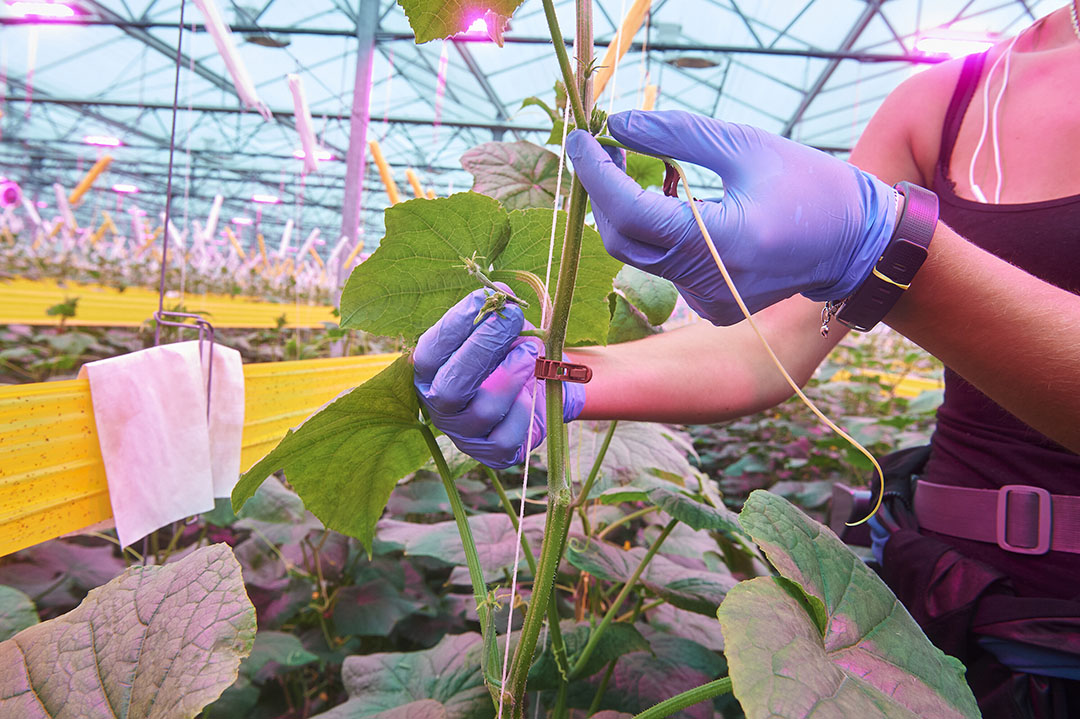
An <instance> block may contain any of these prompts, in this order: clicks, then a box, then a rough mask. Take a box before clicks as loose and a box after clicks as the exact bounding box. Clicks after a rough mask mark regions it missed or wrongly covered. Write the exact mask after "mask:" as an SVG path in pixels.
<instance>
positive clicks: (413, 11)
mask: <svg viewBox="0 0 1080 719" xmlns="http://www.w3.org/2000/svg"><path fill="white" fill-rule="evenodd" d="M522 2H524V0H471V1H470V2H461V0H455V1H453V2H444V0H398V4H399V5H401V7H402V9H404V10H405V15H406V16H408V18H409V26H410V27H411V28H412V29H413V33H414V34H415V35H416V44H417V45H419V44H421V43H425V42H428V41H429V40H437V39H439V38H444V37H450V36H451V35H457V34H458V33H462V32H465V31H466V30H468V29H469V26H471V25H472V24H473V23H474V22H476V21H477V20H480V19H483V20H484V22H485V25H486V26H487V29H488V30H487V31H488V35H489V36H490V37H491V39H492V40H494V41H495V42H497V43H498V44H499V45H500V46H501V45H502V33H503V31H504V30H505V28H506V23H507V22H508V21H509V19H510V16H511V15H513V14H514V11H515V10H517V9H518V6H519V5H521V3H522Z"/></svg>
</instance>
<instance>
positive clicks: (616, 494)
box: [600, 480, 742, 542]
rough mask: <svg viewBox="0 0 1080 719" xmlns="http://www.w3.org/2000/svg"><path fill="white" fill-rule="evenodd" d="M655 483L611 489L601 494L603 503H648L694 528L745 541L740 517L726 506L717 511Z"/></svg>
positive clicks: (667, 484)
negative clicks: (720, 533) (740, 525)
mask: <svg viewBox="0 0 1080 719" xmlns="http://www.w3.org/2000/svg"><path fill="white" fill-rule="evenodd" d="M653 482H654V484H650V485H649V486H647V487H645V488H642V489H639V488H638V487H636V486H635V485H633V484H631V485H627V486H625V487H616V488H612V489H609V490H607V491H606V492H604V493H603V494H601V495H600V501H601V502H603V503H605V504H617V503H620V502H648V503H649V504H652V505H654V506H656V507H659V508H660V509H661V510H663V511H664V512H666V513H667V514H669V515H670V516H671V517H672V518H674V519H677V520H679V521H680V522H683V523H684V524H686V525H688V526H689V527H690V528H691V529H708V530H710V531H714V532H722V533H723V534H725V535H727V536H728V537H729V538H731V539H732V540H733V541H736V542H738V541H740V540H741V539H742V530H741V528H740V527H739V520H738V517H737V516H736V515H735V513H734V512H732V511H731V510H729V509H728V508H727V507H723V506H721V507H720V508H717V507H713V506H711V505H708V504H705V503H704V502H701V501H699V500H697V499H695V498H694V497H691V496H690V495H688V494H686V493H685V492H682V491H680V490H679V488H678V487H676V486H675V485H672V484H671V483H669V482H661V481H660V480H653Z"/></svg>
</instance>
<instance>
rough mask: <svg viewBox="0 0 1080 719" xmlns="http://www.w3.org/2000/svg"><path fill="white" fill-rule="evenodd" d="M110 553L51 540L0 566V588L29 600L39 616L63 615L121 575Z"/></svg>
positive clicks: (110, 547)
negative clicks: (15, 592) (19, 594)
mask: <svg viewBox="0 0 1080 719" xmlns="http://www.w3.org/2000/svg"><path fill="white" fill-rule="evenodd" d="M114 549H115V547H114V546H113V545H111V544H101V545H97V546H86V545H82V544H77V543H76V542H75V541H71V540H63V539H54V540H52V541H51V542H45V543H44V544H39V545H37V546H35V547H30V548H29V549H24V550H23V551H21V552H18V553H16V554H14V555H12V556H11V557H9V558H7V559H6V560H5V563H4V564H3V565H2V566H0V584H4V585H7V586H10V587H14V588H16V589H18V590H19V591H21V592H23V593H25V594H26V595H28V596H29V597H31V598H32V599H33V600H34V602H35V604H37V607H38V609H39V610H40V611H42V613H43V614H45V612H46V610H48V609H55V610H58V611H67V610H68V609H70V608H72V607H74V606H75V605H76V604H78V603H79V602H80V601H82V598H83V597H84V596H85V595H86V592H88V591H89V590H91V589H93V588H94V587H97V586H100V585H102V584H104V583H105V582H107V581H109V580H110V579H112V578H113V577H116V576H117V575H119V574H120V573H121V572H123V571H124V561H123V560H122V559H120V558H119V557H117V556H116V554H115V553H114ZM46 616H47V615H46Z"/></svg>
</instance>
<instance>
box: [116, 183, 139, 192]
mask: <svg viewBox="0 0 1080 719" xmlns="http://www.w3.org/2000/svg"><path fill="white" fill-rule="evenodd" d="M112 191H113V192H115V193H118V194H120V195H134V194H135V193H137V192H138V191H139V188H138V187H135V185H127V184H120V185H113V186H112Z"/></svg>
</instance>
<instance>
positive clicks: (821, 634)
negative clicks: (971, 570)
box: [717, 490, 979, 719]
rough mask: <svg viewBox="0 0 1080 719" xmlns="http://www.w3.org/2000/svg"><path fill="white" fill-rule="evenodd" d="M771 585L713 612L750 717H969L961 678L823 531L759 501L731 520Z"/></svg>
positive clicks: (751, 589) (955, 665) (779, 503)
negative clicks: (754, 546) (767, 567)
mask: <svg viewBox="0 0 1080 719" xmlns="http://www.w3.org/2000/svg"><path fill="white" fill-rule="evenodd" d="M739 517H740V522H741V524H742V526H743V528H744V529H745V530H746V531H747V532H748V533H749V534H750V536H751V537H752V538H753V539H754V541H755V542H757V543H758V545H759V546H760V547H761V548H762V549H763V550H764V551H765V554H766V555H767V556H768V558H769V561H770V562H771V563H772V564H773V566H775V567H776V569H777V571H779V573H780V575H781V576H780V577H778V578H774V577H758V578H756V579H752V580H750V581H748V582H744V583H742V584H740V585H738V586H737V587H735V588H734V589H732V590H731V591H730V592H729V593H728V597H727V599H726V600H724V603H723V604H722V605H721V606H720V609H719V610H718V611H717V616H718V617H719V619H720V624H721V625H722V628H723V631H724V639H725V644H726V649H727V656H728V661H729V663H730V671H731V679H732V683H733V687H734V692H735V695H736V697H738V699H739V702H740V703H741V704H742V706H743V708H744V710H745V711H746V715H747V717H750V719H754V718H755V717H778V716H779V717H788V718H789V719H796V718H798V719H802V718H804V717H805V718H809V717H832V716H881V717H889V718H892V717H897V718H899V717H903V718H905V719H911V718H914V717H929V716H932V717H939V718H941V719H954V718H955V719H959V718H961V717H978V716H979V710H978V707H977V706H976V704H975V699H974V697H973V696H972V694H971V690H970V689H969V688H968V686H967V683H966V682H965V681H964V667H963V665H961V664H960V662H959V661H957V660H956V659H954V658H952V657H949V656H946V655H945V654H943V653H942V652H941V651H939V650H938V649H937V648H935V647H934V646H933V645H932V644H931V643H930V641H929V640H928V639H927V638H926V636H925V635H924V634H923V633H922V630H921V629H920V628H919V627H918V625H917V624H916V623H915V621H914V620H913V619H912V618H911V615H910V614H908V612H907V610H906V609H904V607H903V605H901V604H900V602H899V601H898V600H897V599H896V597H894V596H893V594H892V592H890V591H889V589H888V587H886V586H885V584H884V583H883V582H882V581H881V580H880V579H879V578H878V577H877V575H875V574H874V572H873V571H872V570H870V569H869V568H868V567H867V566H866V564H865V563H863V562H862V561H861V560H859V558H858V557H856V556H855V555H854V554H853V553H852V552H851V551H850V550H849V549H848V548H847V547H846V546H844V544H843V543H842V542H841V541H840V540H839V539H838V538H837V537H836V535H835V534H833V533H832V531H830V530H829V529H828V528H826V527H823V526H822V525H821V524H819V523H817V522H815V521H814V520H812V519H810V518H809V517H807V516H806V515H805V514H803V513H802V512H800V511H799V510H798V509H796V508H795V507H794V506H793V505H792V504H790V503H789V502H788V501H787V500H785V499H782V498H780V497H777V496H775V495H772V494H769V493H767V492H762V491H760V490H759V491H756V492H754V493H753V494H751V495H750V498H749V499H748V500H747V501H746V504H745V505H744V507H743V511H742V513H741V514H740V515H739Z"/></svg>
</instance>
